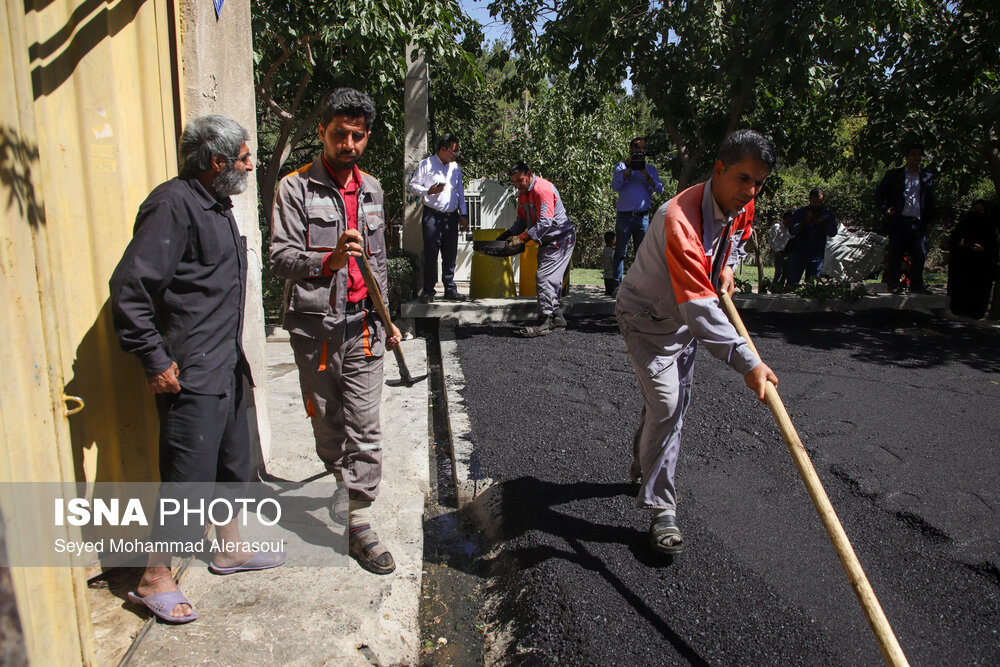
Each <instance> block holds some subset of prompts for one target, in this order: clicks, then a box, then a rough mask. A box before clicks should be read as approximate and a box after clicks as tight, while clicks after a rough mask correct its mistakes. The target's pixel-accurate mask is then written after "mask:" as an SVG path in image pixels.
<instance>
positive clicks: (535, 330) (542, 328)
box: [517, 315, 566, 338]
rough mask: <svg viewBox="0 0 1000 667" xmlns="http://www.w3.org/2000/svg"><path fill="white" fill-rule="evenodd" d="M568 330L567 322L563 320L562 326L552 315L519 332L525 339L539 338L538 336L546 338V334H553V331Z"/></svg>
mask: <svg viewBox="0 0 1000 667" xmlns="http://www.w3.org/2000/svg"><path fill="white" fill-rule="evenodd" d="M565 328H566V320H565V319H563V320H562V325H561V326H560V325H559V324H558V323H557V322H556V320H555V318H554V317H553V316H552V315H549V316H548V317H545V318H543V319H541V320H539V322H538V324H535V325H532V326H527V327H524V328H523V329H520V330H518V332H517V333H518V335H520V336H523V337H525V338H537V337H538V336H544V335H545V334H549V333H552V332H553V331H562V330H563V329H565Z"/></svg>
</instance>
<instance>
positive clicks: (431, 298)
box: [420, 294, 434, 303]
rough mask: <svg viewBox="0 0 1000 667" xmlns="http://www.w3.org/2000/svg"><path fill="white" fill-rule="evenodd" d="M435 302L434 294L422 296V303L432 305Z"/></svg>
mask: <svg viewBox="0 0 1000 667" xmlns="http://www.w3.org/2000/svg"><path fill="white" fill-rule="evenodd" d="M433 301H434V295H433V294H421V295H420V303H432V302H433Z"/></svg>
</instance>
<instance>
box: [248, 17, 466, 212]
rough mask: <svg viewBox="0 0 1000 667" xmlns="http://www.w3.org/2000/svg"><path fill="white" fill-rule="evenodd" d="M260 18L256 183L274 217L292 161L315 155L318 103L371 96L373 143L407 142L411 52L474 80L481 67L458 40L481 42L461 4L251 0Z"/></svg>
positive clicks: (255, 25) (256, 44) (256, 54)
mask: <svg viewBox="0 0 1000 667" xmlns="http://www.w3.org/2000/svg"><path fill="white" fill-rule="evenodd" d="M252 16H253V32H254V61H255V63H256V67H255V74H254V77H255V80H254V83H255V87H256V93H257V104H258V116H259V125H260V128H261V132H260V134H261V146H260V149H259V151H258V152H259V154H260V155H261V168H260V169H259V170H258V172H257V178H258V185H259V189H260V192H261V198H262V204H263V211H264V214H265V215H266V216H268V217H270V209H271V203H272V201H273V193H274V189H275V186H276V184H277V182H278V179H279V178H280V176H281V175H282V174H283V173H284V172H286V171H288V167H286V163H287V162H288V160H289V159H290V158H291V157H292V156H293V154H295V152H296V151H297V150H299V149H305V152H306V154H308V153H310V152H314V151H315V150H316V148H317V144H316V139H315V137H316V127H317V121H318V118H319V102H320V100H321V99H322V97H323V95H325V94H326V93H327V92H329V91H330V90H331V89H332V88H335V87H338V86H352V87H355V88H358V89H359V90H363V91H365V92H367V93H368V94H369V95H371V96H372V98H373V99H374V100H375V102H376V107H377V108H378V115H377V118H376V124H375V127H374V128H373V137H379V136H381V137H382V138H383V139H382V140H384V139H385V138H387V137H389V136H390V135H399V134H401V129H402V128H401V127H398V126H397V125H398V124H399V122H398V119H399V118H400V117H401V109H400V101H401V95H400V94H399V93H400V91H401V89H402V83H403V77H404V76H405V74H406V58H405V54H406V49H407V48H416V49H419V50H420V52H421V53H422V54H423V55H424V57H425V58H426V59H427V60H428V61H429V62H434V63H442V64H445V65H447V66H448V67H451V68H454V69H456V70H457V71H461V72H464V73H465V75H466V76H472V72H473V70H472V69H471V63H473V62H474V60H472V59H471V58H470V57H469V55H468V54H467V53H466V52H465V50H464V48H463V46H462V43H461V42H460V41H459V40H458V37H459V36H460V35H462V34H465V33H467V34H475V32H476V26H475V25H474V24H472V23H470V21H469V19H468V18H467V17H466V16H465V15H464V14H463V12H462V11H461V8H460V7H459V5H458V3H457V2H456V1H455V0H446V1H443V2H421V1H418V0H376V1H372V2H363V3H359V2H354V3H334V2H320V1H317V0H291V1H290V2H283V3H271V2H265V1H264V0H253V3H252ZM373 140H374V139H373ZM290 166H293V167H297V166H298V165H297V164H296V165H290Z"/></svg>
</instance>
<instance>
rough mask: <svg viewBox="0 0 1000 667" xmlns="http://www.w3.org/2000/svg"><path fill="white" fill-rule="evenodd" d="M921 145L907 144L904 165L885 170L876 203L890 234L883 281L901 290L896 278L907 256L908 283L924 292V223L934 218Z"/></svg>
mask: <svg viewBox="0 0 1000 667" xmlns="http://www.w3.org/2000/svg"><path fill="white" fill-rule="evenodd" d="M923 157H924V148H923V146H921V145H919V144H911V145H909V146H907V147H906V165H905V166H903V167H899V168H897V169H890V170H889V171H887V172H885V176H883V177H882V182H881V183H879V186H878V189H877V190H876V191H875V204H876V206H878V209H879V211H881V212H882V215H883V216H884V224H885V230H886V234H887V235H888V237H889V260H888V262H889V264H888V266H887V267H886V270H885V277H886V282H887V283H888V284H889V288H890V289H892V290H893V291H896V292H898V291H900V290H901V289H902V288H901V287H900V284H899V280H900V274H901V267H902V263H903V255H904V254H909V256H910V287H911V289H912V290H913V291H914V292H922V293H926V292H927V290H926V289H925V288H924V259H925V258H926V257H927V226H928V225H929V224H930V223H931V222H933V219H934V216H935V206H934V187H933V186H934V179H933V177H932V176H931V174H930V172H928V171H927V170H925V169H921V168H920V160H921V159H922V158H923Z"/></svg>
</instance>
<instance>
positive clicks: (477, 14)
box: [458, 0, 510, 42]
mask: <svg viewBox="0 0 1000 667" xmlns="http://www.w3.org/2000/svg"><path fill="white" fill-rule="evenodd" d="M458 4H459V5H461V7H462V9H463V10H464V11H465V13H466V14H468V15H469V16H471V17H472V18H474V19H476V20H477V21H479V24H480V25H481V26H483V33H484V34H485V35H486V41H487V42H493V41H495V40H501V41H504V42H506V41H509V39H510V33H509V31H508V30H507V27H506V26H505V25H504V24H503V22H502V21H501V20H500V19H494V18H491V17H490V11H489V10H488V9H487V8H486V7H487V6H488V5H489V4H490V0H459V1H458Z"/></svg>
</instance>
